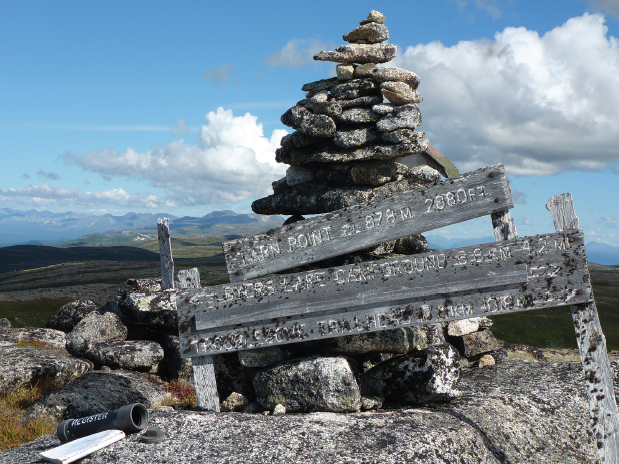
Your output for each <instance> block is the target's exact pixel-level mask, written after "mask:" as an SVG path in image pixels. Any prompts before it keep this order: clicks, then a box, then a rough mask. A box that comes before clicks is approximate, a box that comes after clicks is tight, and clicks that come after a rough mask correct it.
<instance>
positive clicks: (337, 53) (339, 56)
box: [314, 44, 397, 64]
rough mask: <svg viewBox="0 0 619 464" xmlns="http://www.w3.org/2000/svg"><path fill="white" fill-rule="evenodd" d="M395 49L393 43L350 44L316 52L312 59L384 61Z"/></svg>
mask: <svg viewBox="0 0 619 464" xmlns="http://www.w3.org/2000/svg"><path fill="white" fill-rule="evenodd" d="M396 51H397V47H396V46H395V45H393V44H373V45H370V44H350V45H342V46H341V47H338V48H336V49H335V50H333V51H325V52H320V53H317V54H316V55H314V59H315V60H316V61H333V62H335V63H359V64H363V63H386V62H387V61H391V60H392V59H394V58H395V55H396Z"/></svg>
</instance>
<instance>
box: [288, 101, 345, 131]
mask: <svg viewBox="0 0 619 464" xmlns="http://www.w3.org/2000/svg"><path fill="white" fill-rule="evenodd" d="M281 121H282V123H283V124H285V125H286V126H289V127H292V128H294V129H298V130H300V131H301V132H303V133H304V134H306V135H309V136H311V137H332V136H333V134H335V122H334V121H333V119H331V118H330V117H329V116H326V115H324V114H312V113H310V112H309V111H308V110H306V109H305V108H303V107H301V106H293V107H292V108H290V109H289V110H288V111H286V112H285V113H284V114H283V115H282V117H281Z"/></svg>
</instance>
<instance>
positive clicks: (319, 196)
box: [251, 180, 423, 215]
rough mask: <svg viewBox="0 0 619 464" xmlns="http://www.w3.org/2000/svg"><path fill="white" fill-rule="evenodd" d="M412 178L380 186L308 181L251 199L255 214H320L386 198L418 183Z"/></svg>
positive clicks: (410, 188)
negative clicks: (338, 184)
mask: <svg viewBox="0 0 619 464" xmlns="http://www.w3.org/2000/svg"><path fill="white" fill-rule="evenodd" d="M422 186H423V184H419V183H417V182H414V181H408V180H401V181H396V182H389V183H387V184H384V185H381V186H380V187H373V186H368V187H364V186H350V187H337V188H333V186H331V185H328V184H319V183H314V182H309V183H305V184H301V185H297V186H296V187H292V188H289V189H287V190H284V191H283V192H280V193H277V194H273V195H269V196H268V197H265V198H260V199H259V200H256V201H254V202H253V203H252V205H251V209H252V210H253V212H254V213H256V214H285V215H293V214H322V213H328V212H331V211H335V210H338V209H342V208H347V207H349V206H354V205H358V204H361V203H365V202H367V201H370V200H375V199H381V198H387V197H389V196H391V195H392V194H393V193H396V192H406V191H409V190H414V189H417V188H419V187H422Z"/></svg>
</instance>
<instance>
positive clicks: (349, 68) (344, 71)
mask: <svg viewBox="0 0 619 464" xmlns="http://www.w3.org/2000/svg"><path fill="white" fill-rule="evenodd" d="M335 72H336V73H337V79H338V80H340V81H347V80H350V79H352V77H353V74H354V72H355V67H354V65H352V64H348V63H346V64H338V65H337V66H336V67H335Z"/></svg>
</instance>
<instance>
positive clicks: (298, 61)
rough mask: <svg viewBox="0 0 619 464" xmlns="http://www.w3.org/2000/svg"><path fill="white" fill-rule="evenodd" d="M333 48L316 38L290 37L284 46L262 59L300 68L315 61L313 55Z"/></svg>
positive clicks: (271, 62) (274, 64)
mask: <svg viewBox="0 0 619 464" xmlns="http://www.w3.org/2000/svg"><path fill="white" fill-rule="evenodd" d="M331 49H333V47H332V45H330V44H327V43H325V42H322V41H320V40H317V39H292V40H290V41H288V43H287V44H286V45H284V47H283V48H282V49H281V50H280V51H278V52H275V53H273V54H271V55H267V56H266V57H265V58H264V59H265V60H266V62H267V63H268V64H269V65H270V66H272V67H274V68H275V67H277V66H290V67H291V68H300V67H301V66H305V65H308V64H312V63H316V61H314V55H315V54H316V53H318V52H320V51H323V50H331Z"/></svg>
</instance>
